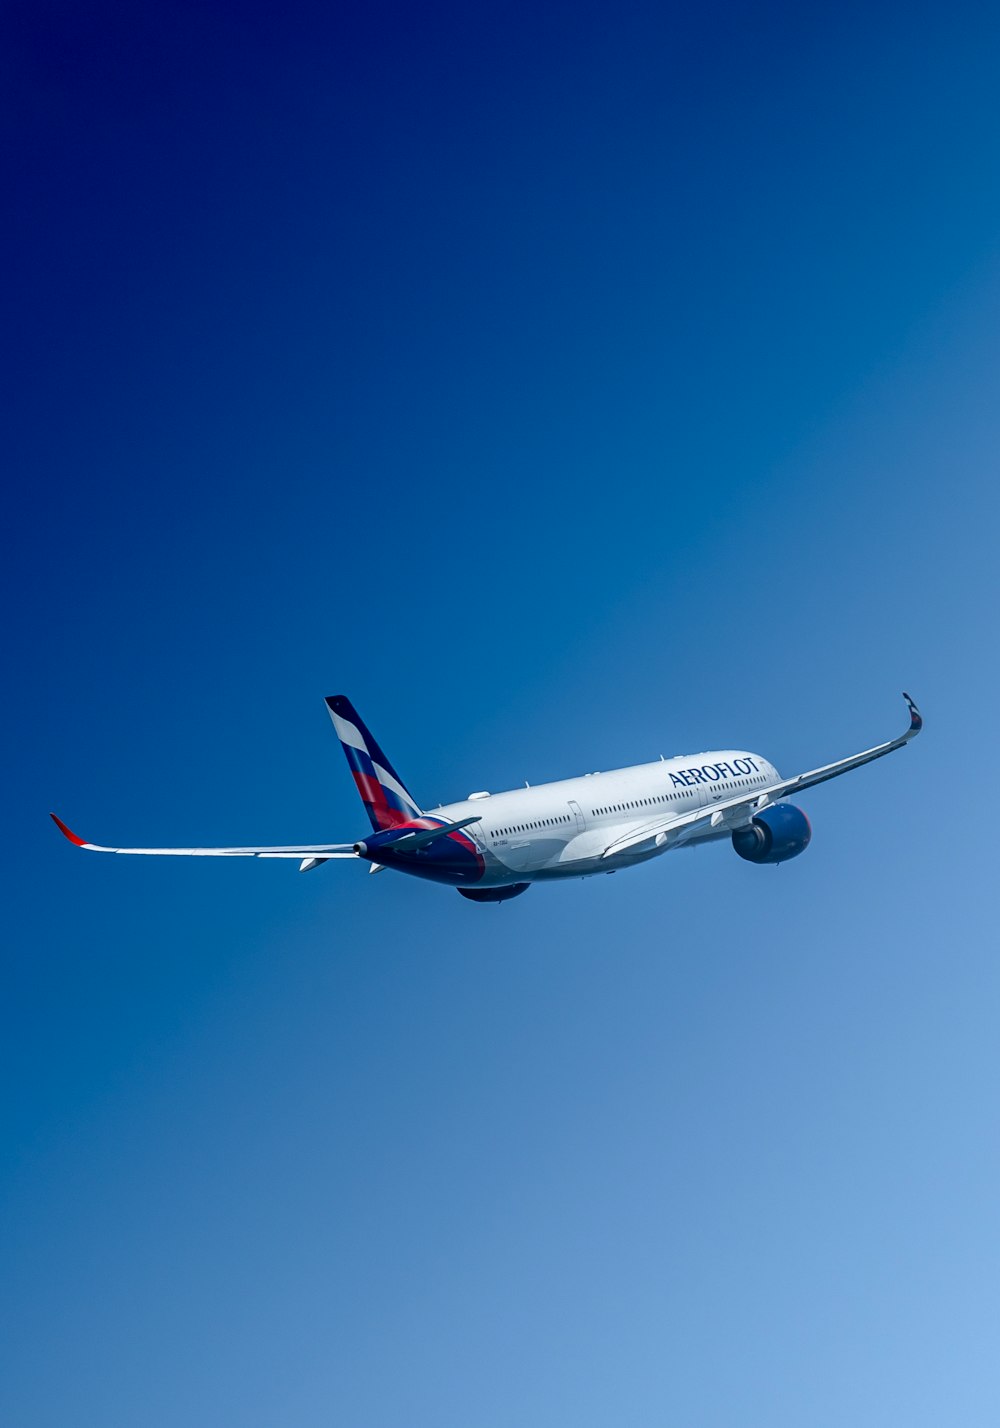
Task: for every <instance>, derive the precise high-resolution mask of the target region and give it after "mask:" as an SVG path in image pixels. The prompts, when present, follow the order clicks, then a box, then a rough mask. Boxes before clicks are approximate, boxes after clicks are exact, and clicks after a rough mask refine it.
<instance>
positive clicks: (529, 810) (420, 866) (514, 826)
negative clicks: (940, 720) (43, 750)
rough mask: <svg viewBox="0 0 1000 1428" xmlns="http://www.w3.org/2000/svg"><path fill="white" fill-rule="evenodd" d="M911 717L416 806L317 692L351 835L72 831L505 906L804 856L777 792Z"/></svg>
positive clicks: (914, 730)
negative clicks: (708, 867)
mask: <svg viewBox="0 0 1000 1428" xmlns="http://www.w3.org/2000/svg"><path fill="white" fill-rule="evenodd" d="M903 698H904V699H905V700H906V704H907V707H908V709H909V711H910V727H909V728H908V729H907V730H906V732H905V734H902V735H900V737H899V738H897V739H890V740H889V742H888V743H884V744H876V746H875V747H874V748H872V749H866V750H865V751H864V752H863V753H860V754H852V755H851V756H850V757H849V758H846V759H839V760H837V762H835V763H832V764H824V765H823V766H822V767H820V768H816V769H810V770H809V772H808V773H802V774H797V775H796V776H795V777H794V778H784V779H783V778H782V777H781V775H780V774H779V773H778V770H777V769H776V768H775V767H774V765H773V764H772V763H769V762H768V760H767V759H765V758H762V757H761V755H760V754H754V753H749V752H747V751H746V750H743V749H723V750H718V749H717V750H715V751H713V752H712V753H706V754H684V755H681V756H680V757H678V758H671V759H664V758H663V756H662V755H661V756H660V759H659V760H658V761H657V762H656V763H649V764H636V765H633V766H632V767H630V768H624V769H615V770H614V771H613V772H611V773H593V774H584V775H583V776H582V777H581V778H570V779H561V780H559V781H558V782H556V783H543V784H538V785H536V786H535V787H534V788H531V787H529V786H527V785H525V787H524V788H517V789H511V790H510V791H509V792H506V793H494V794H491V793H487V792H485V791H483V792H479V793H470V794H469V796H468V798H466V799H463V800H462V801H461V802H459V803H449V804H443V805H441V806H440V807H438V808H434V809H431V810H430V811H428V812H424V811H423V810H422V809H421V808H420V807H419V805H418V804H417V802H416V801H415V799H414V798H413V797H412V795H411V794H410V793H409V792H408V791H407V788H406V786H405V784H404V783H403V781H402V779H401V778H400V777H399V775H398V774H397V773H396V771H395V769H394V768H393V766H392V764H391V763H390V762H389V760H388V758H387V757H386V756H385V754H384V753H383V752H382V749H381V747H380V746H379V744H378V743H377V742H376V740H375V738H374V737H373V736H372V734H371V733H370V731H369V730H368V728H367V726H366V725H365V723H364V722H363V721H362V719H361V716H360V715H359V714H358V712H357V710H356V709H355V708H354V705H353V704H352V703H351V701H350V700H349V699H348V698H347V697H346V696H345V695H343V694H334V695H330V697H329V698H328V699H327V700H326V706H327V709H328V711H329V714H330V718H331V719H332V720H333V726H334V729H335V730H336V733H337V736H338V738H339V739H340V743H341V745H342V747H343V750H344V753H345V755H346V756H347V763H348V766H349V768H350V770H351V773H352V774H353V776H354V781H355V783H356V784H357V788H358V792H359V793H360V795H361V801H362V802H363V803H364V805H365V808H366V810H367V812H368V817H369V820H370V822H371V825H372V832H371V833H370V834H366V835H365V836H364V837H363V838H360V839H358V841H357V842H354V843H317V844H303V845H302V846H293V847H274V848H267V847H255V848H105V847H102V846H101V845H99V844H97V843H87V842H85V841H84V840H83V839H82V838H78V837H77V835H76V834H75V833H72V832H71V831H70V830H69V828H67V827H66V824H65V823H63V821H62V819H60V818H57V817H56V815H55V814H54V813H53V814H51V815H50V816H51V817H52V819H53V820H54V821H55V823H56V825H57V826H58V828H59V829H60V831H61V832H62V833H63V834H64V835H65V836H66V837H67V838H68V839H69V841H70V842H71V843H74V844H75V845H76V846H77V847H78V848H87V849H89V850H90V851H91V852H96V853H139V854H155V855H164V856H168V857H178V856H180V857H187V856H192V857H209V858H294V859H298V860H299V868H300V871H301V872H308V871H309V870H310V869H312V868H317V867H319V866H320V865H321V864H322V863H326V862H329V861H330V860H331V859H335V858H354V859H360V860H362V861H363V862H366V863H367V864H368V865H369V871H370V872H372V873H376V872H381V871H383V870H384V869H387V868H389V869H393V870H394V871H396V872H400V873H409V874H410V875H411V876H413V877H418V878H425V879H427V880H429V881H430V882H435V883H444V884H446V885H447V886H449V887H454V888H456V889H457V890H458V892H459V893H461V895H462V897H465V898H469V899H470V900H471V901H473V902H506V901H507V900H508V899H509V898H513V897H518V896H519V895H520V894H521V893H523V892H526V891H527V889H528V888H529V887H530V886H531V884H532V883H536V882H549V881H552V880H554V879H557V878H579V877H591V876H593V875H594V874H597V873H615V872H618V871H619V869H621V868H630V867H633V866H634V865H635V864H637V863H645V862H648V861H649V859H651V858H656V857H659V856H660V854H661V853H668V852H672V851H673V850H674V849H675V848H683V847H690V846H692V845H694V844H697V843H711V842H715V841H717V840H719V839H725V838H728V839H729V840H730V841H731V842H732V845H733V848H734V850H735V851H736V853H738V855H739V856H740V857H741V858H743V859H745V860H746V861H747V862H748V863H757V864H778V863H784V862H787V861H788V860H789V859H791V858H797V857H798V856H799V855H800V854H801V853H804V852H805V850H806V848H807V847H808V845H809V840H810V838H811V836H812V829H811V827H810V824H809V820H808V818H807V817H806V815H805V814H804V813H803V812H802V810H801V809H800V808H797V807H796V806H795V805H794V804H792V803H787V802H785V798H786V795H788V794H797V793H801V792H803V791H804V790H805V789H807V788H813V787H815V785H816V784H820V783H826V782H827V780H828V779H831V778H838V777H839V776H840V775H841V774H845V773H849V772H850V771H851V770H852V769H856V768H860V767H861V766H862V764H869V763H871V762H872V761H873V760H874V759H880V758H883V757H884V756H885V755H886V754H891V753H893V752H894V750H896V749H901V748H903V747H904V746H905V745H906V744H908V743H909V742H910V740H911V739H912V738H914V736H915V735H916V734H919V732H920V730H921V729H922V727H923V720H922V718H921V716H920V711H919V710H918V708H917V706H916V704H914V702H913V700H912V699H911V698H910V696H909V695H908V694H904V695H903Z"/></svg>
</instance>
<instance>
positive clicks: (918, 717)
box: [903, 689, 924, 734]
mask: <svg viewBox="0 0 1000 1428" xmlns="http://www.w3.org/2000/svg"><path fill="white" fill-rule="evenodd" d="M903 698H904V699H905V700H906V707H907V709H909V711H910V730H911V732H912V733H914V734H918V733H919V732H920V730H921V729H922V728H923V727H924V720H923V715H922V714H921V713H920V710H919V709H918V708H917V706H916V704H914V702H913V700H912V699H911V698H910V696H909V695H908V694H907V692H906V690H905V689H904V690H903Z"/></svg>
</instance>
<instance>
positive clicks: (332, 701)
mask: <svg viewBox="0 0 1000 1428" xmlns="http://www.w3.org/2000/svg"><path fill="white" fill-rule="evenodd" d="M326 707H327V709H329V711H330V718H331V719H332V720H333V727H334V729H336V731H337V738H338V739H339V740H340V742H341V744H342V746H343V749H344V753H345V755H346V756H347V762H348V765H349V767H350V770H351V773H352V774H353V775H354V782H355V783H356V784H357V786H358V792H359V793H360V795H361V801H362V803H363V804H364V805H365V807H366V808H367V810H368V817H369V818H370V819H371V821H372V827H373V828H395V827H397V826H398V825H399V824H400V823H409V822H410V821H411V820H412V819H414V818H419V817H420V809H419V807H418V806H417V803H416V802H415V800H414V799H413V798H411V796H410V794H409V793H408V792H407V790H406V787H405V785H404V784H403V780H402V779H401V778H400V777H399V774H397V772H396V770H395V769H394V768H393V766H392V764H391V763H390V762H389V760H388V759H387V758H386V756H385V754H384V753H383V752H382V750H381V748H380V747H379V744H378V742H377V741H376V740H375V738H374V737H373V736H372V734H371V732H370V731H369V729H368V728H367V726H366V725H365V723H364V721H363V720H362V718H361V716H360V714H359V713H358V711H357V710H356V709H355V707H354V705H353V704H352V703H351V701H350V700H349V699H348V698H347V696H346V694H330V695H328V696H327V700H326Z"/></svg>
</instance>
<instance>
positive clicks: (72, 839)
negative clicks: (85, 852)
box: [49, 813, 87, 848]
mask: <svg viewBox="0 0 1000 1428" xmlns="http://www.w3.org/2000/svg"><path fill="white" fill-rule="evenodd" d="M49 817H50V818H51V819H52V822H53V823H54V824H55V825H56V827H57V828H58V829H59V832H60V833H61V834H62V835H63V837H64V838H68V839H69V841H70V842H71V843H75V844H76V846H77V847H78V848H86V847H87V844H86V843H85V842H84V840H83V839H82V838H78V837H77V836H76V834H75V833H74V832H73V831H72V830H71V829H69V828H67V827H66V825H65V823H64V822H63V821H62V819H61V818H57V817H56V815H55V814H54V813H50V814H49Z"/></svg>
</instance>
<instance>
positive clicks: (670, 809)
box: [429, 749, 779, 887]
mask: <svg viewBox="0 0 1000 1428" xmlns="http://www.w3.org/2000/svg"><path fill="white" fill-rule="evenodd" d="M778 778H779V775H778V771H777V769H775V767H774V765H773V764H771V763H769V762H768V761H767V760H766V759H763V758H761V756H760V755H759V754H752V753H747V752H745V751H743V750H733V749H728V750H723V751H721V752H719V751H716V752H714V753H708V754H689V755H682V756H681V757H679V758H672V759H660V760H657V762H656V763H651V764H635V765H633V766H632V767H631V768H625V769H615V770H613V771H612V772H610V773H594V774H585V775H584V776H583V777H582V778H570V779H561V780H560V781H559V782H557V783H543V784H538V785H537V786H535V787H533V788H530V787H525V788H516V789H511V790H509V791H508V792H506V793H494V794H474V795H473V796H472V797H471V798H467V799H464V800H462V801H461V802H459V803H449V804H446V805H444V806H442V807H440V808H435V809H433V810H429V811H430V812H432V813H433V815H434V816H436V817H440V818H443V819H446V820H448V821H449V822H457V821H458V820H460V819H465V818H472V817H478V818H479V819H480V820H481V821H480V822H478V823H474V824H472V825H471V826H470V827H468V828H467V829H466V833H467V835H468V836H469V837H470V838H472V839H473V840H474V841H475V842H476V844H477V845H478V847H479V850H480V852H481V853H482V855H483V858H484V860H485V863H486V871H485V875H484V876H483V878H482V880H481V882H480V883H479V886H481V887H490V886H492V887H498V886H502V885H503V884H505V883H514V882H536V881H539V880H542V879H547V878H568V877H577V878H578V877H586V876H589V875H590V874H592V873H613V872H616V871H617V870H618V869H619V868H624V867H631V866H633V865H634V864H635V863H641V862H645V861H646V860H647V859H648V858H655V857H657V856H658V855H659V854H660V853H664V852H667V851H668V850H669V849H670V848H674V847H678V846H682V845H684V844H685V843H692V842H695V841H708V840H711V839H715V838H721V837H728V836H730V833H731V831H732V827H733V826H734V825H733V824H732V822H731V821H730V820H728V819H726V820H725V821H724V822H723V821H721V818H720V825H719V826H717V827H712V826H706V825H705V824H704V823H700V824H698V825H697V829H696V830H692V831H691V832H690V833H689V834H687V835H686V836H685V835H683V834H682V835H681V836H679V837H677V838H662V837H661V838H660V840H659V841H657V831H656V830H657V828H658V827H659V826H661V825H662V824H663V823H664V822H665V821H667V820H671V819H674V818H680V817H682V816H683V815H684V814H689V813H693V812H694V811H696V810H698V809H704V808H710V807H711V806H712V805H713V804H714V803H719V802H722V801H723V800H724V799H727V798H733V797H734V796H737V795H739V794H743V793H746V794H752V793H753V790H754V788H755V787H758V786H759V787H760V788H761V789H763V788H765V787H766V786H767V785H768V784H773V783H775V782H777V780H778ZM740 817H741V821H743V822H746V821H747V817H748V815H747V814H746V813H745V812H744V813H741V815H740ZM645 826H648V827H649V829H650V840H649V842H648V843H640V844H639V845H638V846H636V843H635V837H634V835H636V834H641V832H642V830H643V828H644V827H645ZM625 838H628V839H629V842H630V846H629V848H628V849H627V850H625V851H623V852H621V853H616V852H615V851H614V845H615V843H616V841H618V840H619V839H625Z"/></svg>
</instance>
